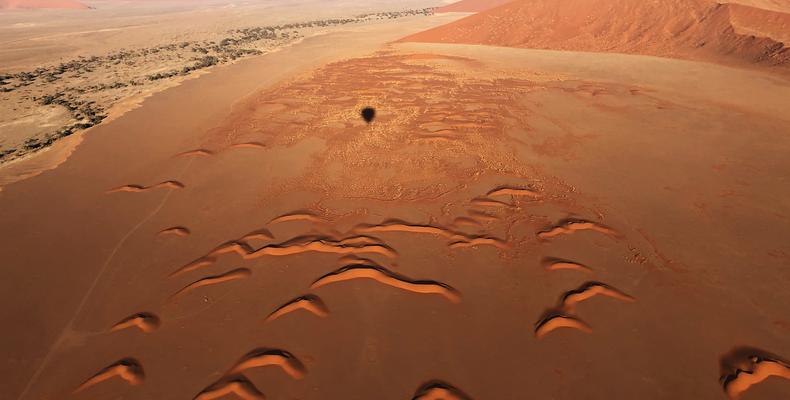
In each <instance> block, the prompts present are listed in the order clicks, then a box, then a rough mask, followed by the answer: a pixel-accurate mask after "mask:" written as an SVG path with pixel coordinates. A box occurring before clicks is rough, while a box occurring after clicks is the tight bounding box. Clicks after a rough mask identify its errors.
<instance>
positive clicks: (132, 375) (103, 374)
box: [74, 358, 145, 393]
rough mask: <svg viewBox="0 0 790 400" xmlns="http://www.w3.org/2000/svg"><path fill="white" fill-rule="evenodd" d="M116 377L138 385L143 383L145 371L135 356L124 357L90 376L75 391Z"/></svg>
mask: <svg viewBox="0 0 790 400" xmlns="http://www.w3.org/2000/svg"><path fill="white" fill-rule="evenodd" d="M115 377H119V378H121V379H123V380H124V381H126V383H128V384H129V385H132V386H136V385H139V384H141V383H143V380H144V379H145V372H143V367H142V365H140V362H139V361H137V360H135V359H133V358H124V359H122V360H120V361H118V362H115V363H113V364H111V365H110V366H108V367H106V368H103V369H102V370H101V371H99V372H98V373H96V374H95V375H93V376H92V377H90V378H88V379H87V380H86V381H85V382H83V383H82V384H81V385H80V386H79V387H77V389H75V390H74V393H78V392H81V391H83V390H85V389H87V388H89V387H91V386H94V385H97V384H99V383H101V382H104V381H106V380H108V379H112V378H115Z"/></svg>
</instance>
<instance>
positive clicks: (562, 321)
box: [535, 313, 592, 339]
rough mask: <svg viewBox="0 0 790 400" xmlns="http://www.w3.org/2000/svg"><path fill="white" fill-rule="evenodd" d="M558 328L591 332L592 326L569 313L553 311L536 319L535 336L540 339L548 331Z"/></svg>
mask: <svg viewBox="0 0 790 400" xmlns="http://www.w3.org/2000/svg"><path fill="white" fill-rule="evenodd" d="M560 328H573V329H577V330H580V331H582V332H585V333H591V332H592V328H591V327H590V325H587V323H586V322H584V321H582V320H580V319H578V318H576V317H574V316H571V315H563V314H558V313H555V314H550V315H549V316H547V317H546V318H544V319H542V320H540V321H538V323H537V324H536V325H535V337H536V338H538V339H541V338H543V337H544V336H546V335H548V334H549V332H551V331H554V330H556V329H560Z"/></svg>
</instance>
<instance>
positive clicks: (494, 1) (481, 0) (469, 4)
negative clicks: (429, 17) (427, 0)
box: [436, 0, 512, 13]
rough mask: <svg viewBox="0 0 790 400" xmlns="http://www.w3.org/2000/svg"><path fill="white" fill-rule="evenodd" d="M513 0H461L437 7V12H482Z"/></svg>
mask: <svg viewBox="0 0 790 400" xmlns="http://www.w3.org/2000/svg"><path fill="white" fill-rule="evenodd" d="M511 1H512V0H461V1H458V2H455V3H451V4H448V5H446V6H442V7H437V8H436V12H438V13H446V12H480V11H485V10H490V9H492V8H496V7H499V6H501V5H503V4H507V3H509V2H511Z"/></svg>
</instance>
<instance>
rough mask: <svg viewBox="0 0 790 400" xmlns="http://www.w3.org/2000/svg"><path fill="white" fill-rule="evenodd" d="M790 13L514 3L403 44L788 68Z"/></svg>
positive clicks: (570, 1) (690, 2) (576, 1)
mask: <svg viewBox="0 0 790 400" xmlns="http://www.w3.org/2000/svg"><path fill="white" fill-rule="evenodd" d="M788 27H790V14H787V13H782V12H778V11H769V10H764V9H758V8H754V7H748V6H744V5H740V4H719V3H716V2H713V1H709V0H566V1H554V0H517V1H514V2H512V3H508V4H505V5H503V6H500V7H497V8H494V9H491V10H488V11H484V12H481V13H479V14H475V15H472V16H469V17H467V18H464V19H461V20H458V21H456V22H453V23H450V24H447V25H443V26H440V27H437V28H433V29H430V30H427V31H424V32H420V33H417V34H414V35H411V36H408V37H406V38H404V39H401V41H406V42H442V43H466V44H485V45H494V46H506V47H524V48H537V49H553V50H573V51H591V52H613V53H629V54H643V55H653V56H662V57H674V58H683V59H693V60H703V61H713V62H720V63H724V64H736V65H743V64H759V65H766V66H782V67H784V68H787V67H788V66H789V65H790V51H789V50H788V47H787V46H786V45H785V44H784V43H783V39H786V36H788V33H787V32H788V31H790V30H788Z"/></svg>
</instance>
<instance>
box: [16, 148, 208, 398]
mask: <svg viewBox="0 0 790 400" xmlns="http://www.w3.org/2000/svg"><path fill="white" fill-rule="evenodd" d="M190 166H192V160H190V161H189V162H188V163H187V164H186V165H185V166H184V169H183V170H182V171H181V173H180V174H179V175H183V174H184V173H185V172H186V171H187V170H188V169H189V167H190ZM173 193H174V191H172V190H170V191H168V192H167V193H166V194H165V196H164V197H163V198H162V201H160V202H159V205H158V206H157V207H156V208H155V209H154V210H153V211H151V212H150V213H149V214H148V215H146V216H145V217H143V219H142V220H140V222H138V223H137V224H136V225H135V226H133V227H132V229H130V230H129V232H127V233H126V235H124V236H123V237H122V238H121V240H119V241H118V244H116V245H115V247H114V248H113V249H112V252H110V255H109V256H107V260H106V261H105V262H104V264H102V266H101V268H100V269H99V272H98V273H97V274H96V278H94V279H93V282H92V283H91V285H90V287H88V290H86V291H85V295H84V296H83V297H82V300H81V301H80V303H79V305H78V306H77V309H76V310H75V311H74V315H72V317H71V319H70V320H69V322H67V323H66V326H64V327H63V329H62V330H61V331H60V334H59V335H58V338H57V339H55V341H54V342H53V343H52V345H51V346H50V347H49V350H47V353H46V354H45V355H44V358H43V359H42V360H41V363H40V364H39V365H38V368H37V369H36V371H35V372H34V373H33V375H32V376H31V377H30V380H29V381H28V382H27V384H26V385H25V388H24V389H23V390H22V393H20V394H19V396H18V397H17V400H22V399H24V398H25V396H27V394H28V392H30V388H31V387H33V383H35V382H36V381H37V380H38V378H39V377H40V376H41V373H42V372H43V371H44V369H45V368H46V367H47V365H48V364H49V362H50V360H51V358H52V353H54V352H55V350H58V349H59V348H60V347H61V346H62V345H63V343H64V342H65V340H66V337H67V333H68V332H71V331H72V330H73V327H74V322H75V321H76V320H77V317H79V315H80V314H81V313H82V310H83V309H84V308H85V304H87V303H88V299H89V298H90V297H91V295H92V294H93V291H94V290H96V287H97V286H98V284H99V281H101V279H102V277H104V274H105V273H106V272H107V270H108V269H109V266H110V263H111V262H112V260H113V258H115V255H116V254H117V253H118V251H119V250H121V248H122V247H123V245H124V244H125V243H126V241H127V240H128V239H129V238H130V237H132V235H134V234H135V233H136V232H137V230H138V229H140V228H141V227H142V226H143V225H145V223H146V222H148V221H149V220H150V219H151V218H153V217H154V216H155V215H156V214H158V213H159V211H161V210H162V208H164V206H165V204H167V201H168V200H169V199H170V196H171V195H172V194H173Z"/></svg>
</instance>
